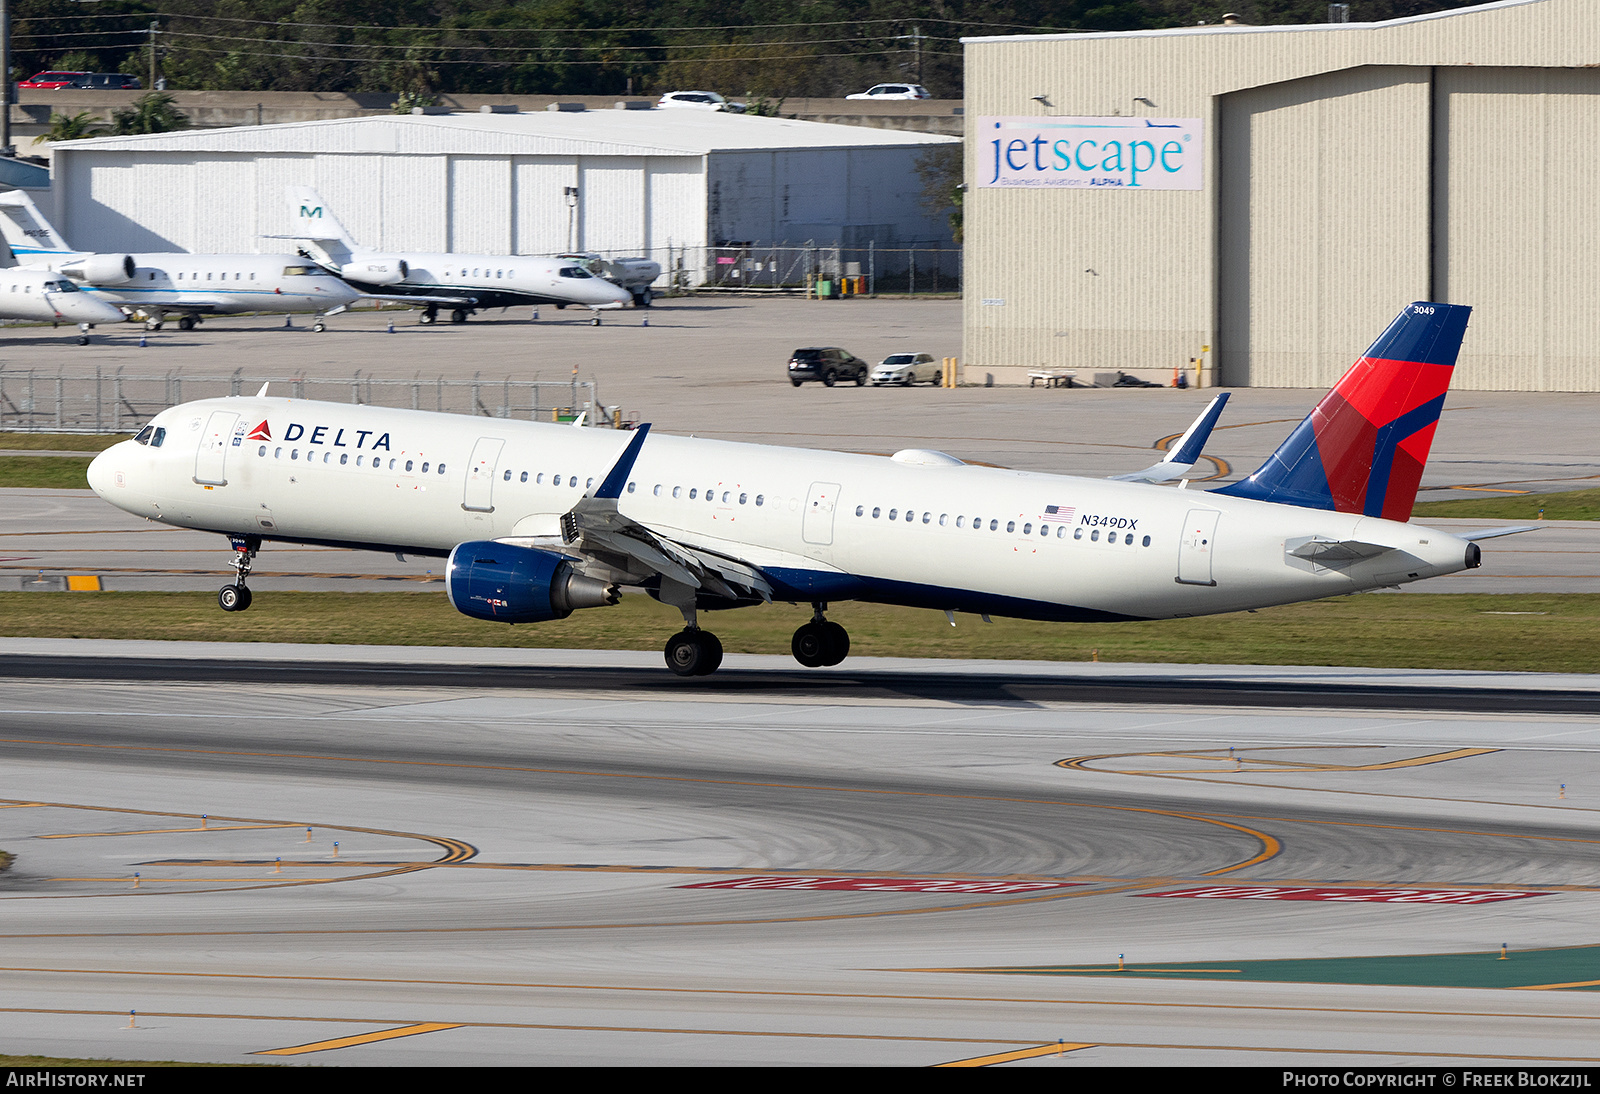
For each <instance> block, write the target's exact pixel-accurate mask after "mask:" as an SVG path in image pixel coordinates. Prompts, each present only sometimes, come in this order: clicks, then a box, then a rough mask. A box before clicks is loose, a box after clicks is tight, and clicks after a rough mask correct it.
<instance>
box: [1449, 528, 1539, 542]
mask: <svg viewBox="0 0 1600 1094" xmlns="http://www.w3.org/2000/svg"><path fill="white" fill-rule="evenodd" d="M1541 527H1542V525H1538V524H1519V525H1517V526H1516V527H1515V528H1483V529H1480V530H1479V531H1476V532H1452V533H1451V535H1453V536H1455V537H1456V538H1457V539H1464V540H1466V541H1467V542H1468V543H1476V542H1477V541H1478V540H1480V539H1498V538H1500V537H1501V536H1515V535H1519V534H1521V533H1523V532H1537V531H1538V530H1539V529H1540V528H1541Z"/></svg>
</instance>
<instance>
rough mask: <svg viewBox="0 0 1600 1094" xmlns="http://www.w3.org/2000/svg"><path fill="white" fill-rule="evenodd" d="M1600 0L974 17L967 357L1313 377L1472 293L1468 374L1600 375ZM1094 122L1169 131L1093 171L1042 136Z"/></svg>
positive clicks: (1509, 381) (1006, 370)
mask: <svg viewBox="0 0 1600 1094" xmlns="http://www.w3.org/2000/svg"><path fill="white" fill-rule="evenodd" d="M1594 9H1595V4H1594V0H1504V2H1500V3H1491V4H1484V5H1481V6H1477V7H1472V8H1462V9H1456V10H1455V11H1452V12H1448V13H1442V14H1437V15H1429V16H1421V17H1415V18H1408V19H1397V20H1393V21H1391V22H1386V23H1346V24H1325V25H1316V26H1273V27H1253V26H1210V27H1191V28H1184V29H1179V30H1164V31H1141V32H1134V33H1124V34H1075V35H1047V36H1030V37H1021V36H1014V37H996V38H969V39H966V40H965V45H966V73H967V87H966V93H967V98H966V117H967V139H968V142H969V144H968V148H969V152H968V156H967V183H968V186H969V192H968V198H967V201H966V251H967V254H966V276H967V281H966V286H965V288H966V295H965V304H964V327H965V334H964V351H963V356H964V358H965V361H966V365H967V369H968V375H969V376H970V375H972V374H973V372H974V371H975V370H983V371H987V372H989V373H992V374H995V376H996V379H997V380H1000V381H1001V382H1007V381H1014V380H1015V379H1016V377H1018V376H1020V377H1021V379H1022V382H1026V371H1027V370H1028V369H1041V368H1049V369H1077V370H1079V374H1080V376H1081V375H1082V374H1083V372H1084V371H1085V370H1112V369H1123V370H1127V371H1130V372H1133V371H1135V368H1136V367H1137V368H1142V369H1145V370H1146V371H1144V372H1143V373H1137V374H1142V375H1144V376H1145V377H1146V378H1149V379H1160V380H1163V381H1169V380H1170V378H1171V375H1172V369H1173V368H1174V367H1175V366H1178V365H1187V363H1188V362H1189V360H1190V359H1191V358H1195V357H1199V356H1200V355H1201V351H1202V348H1203V347H1210V349H1211V351H1212V352H1211V354H1209V355H1208V356H1207V357H1206V358H1204V359H1203V360H1204V363H1205V364H1206V365H1207V366H1210V367H1209V368H1208V369H1207V373H1208V374H1207V376H1206V377H1205V378H1206V381H1207V382H1208V383H1217V384H1222V385H1227V386H1257V387H1311V388H1326V387H1328V386H1330V385H1331V384H1332V383H1333V382H1334V381H1335V380H1337V379H1338V377H1339V376H1340V375H1341V374H1342V372H1343V371H1344V370H1345V369H1346V368H1348V367H1349V365H1350V363H1351V361H1352V360H1353V359H1354V358H1355V357H1356V356H1358V355H1359V354H1360V352H1361V351H1362V350H1363V349H1365V348H1366V347H1367V346H1368V345H1369V344H1370V343H1371V341H1372V338H1373V336H1374V335H1375V334H1376V332H1378V331H1381V330H1382V329H1383V328H1384V326H1385V325H1386V324H1387V323H1388V322H1389V321H1390V320H1391V319H1392V318H1393V317H1394V316H1395V315H1396V313H1397V312H1398V311H1399V309H1400V308H1401V307H1402V306H1404V305H1405V304H1406V303H1408V302H1410V301H1413V300H1438V301H1447V302H1450V303H1459V304H1470V305H1472V306H1473V307H1474V308H1475V309H1476V310H1475V311H1474V313H1473V317H1472V328H1471V331H1470V332H1469V334H1468V337H1467V343H1466V345H1465V346H1464V347H1463V350H1462V356H1461V361H1460V364H1459V365H1458V367H1457V370H1456V376H1455V382H1454V386H1455V387H1456V388H1458V389H1461V388H1466V389H1482V390H1518V391H1597V390H1600V339H1597V338H1596V331H1600V203H1597V190H1596V183H1595V180H1596V179H1597V178H1600V67H1597V66H1600V20H1597V19H1596V18H1595V10H1594ZM1095 118H1100V119H1106V118H1112V119H1115V121H1116V122H1117V123H1134V124H1137V125H1139V126H1144V125H1145V120H1146V119H1149V120H1150V121H1151V122H1152V123H1154V124H1155V125H1158V126H1159V125H1171V124H1173V123H1177V124H1178V125H1180V126H1181V127H1182V128H1181V130H1180V129H1164V128H1155V127H1147V128H1146V129H1145V130H1144V131H1143V132H1136V133H1135V134H1134V135H1133V136H1132V137H1127V136H1124V140H1125V141H1127V142H1128V143H1130V144H1131V143H1132V142H1133V141H1134V140H1138V139H1141V138H1144V139H1146V142H1147V144H1148V147H1147V148H1140V149H1139V150H1138V154H1139V160H1138V164H1137V166H1138V167H1146V168H1153V169H1151V170H1146V171H1145V172H1144V173H1142V174H1139V175H1137V176H1136V177H1134V178H1132V179H1130V178H1129V175H1130V173H1131V168H1132V167H1133V166H1135V165H1134V164H1132V163H1131V160H1130V162H1125V163H1122V164H1118V163H1116V162H1115V161H1113V162H1111V163H1110V167H1111V168H1112V170H1111V171H1109V172H1103V173H1102V177H1100V178H1099V179H1098V182H1099V183H1100V184H1098V185H1086V183H1089V182H1094V181H1097V180H1096V179H1095V178H1092V177H1088V176H1089V175H1090V174H1091V173H1090V172H1086V171H1084V170H1082V169H1080V168H1079V166H1078V164H1077V163H1072V164H1070V165H1068V166H1067V167H1063V161H1062V159H1061V158H1060V157H1059V156H1056V155H1054V153H1056V152H1059V151H1061V149H1062V147H1063V146H1061V145H1058V144H1057V143H1056V142H1057V141H1060V140H1065V141H1066V144H1065V146H1064V147H1065V149H1066V151H1067V154H1068V155H1069V156H1078V155H1079V154H1080V153H1081V150H1082V149H1081V145H1082V140H1083V139H1090V138H1091V137H1099V138H1100V140H1099V144H1103V145H1105V146H1106V147H1107V148H1109V146H1110V144H1111V143H1112V141H1111V140H1109V139H1107V137H1106V133H1108V132H1110V130H1109V129H1107V130H1103V131H1102V132H1101V133H1099V134H1093V133H1090V132H1089V131H1088V130H1073V129H1070V128H1066V127H1067V126H1070V125H1072V124H1074V123H1075V122H1083V121H1085V120H1086V119H1095ZM1180 132H1181V133H1182V134H1186V135H1190V136H1192V138H1193V139H1192V141H1189V142H1186V143H1179V141H1178V138H1177V136H1176V135H1177V134H1179V133H1180ZM1080 138H1081V139H1080ZM996 142H998V143H996ZM1036 142H1038V143H1036ZM1196 143H1198V144H1199V145H1200V146H1201V148H1200V155H1199V156H1192V155H1189V154H1188V153H1189V152H1190V151H1191V150H1192V146H1193V145H1194V144H1196ZM1097 151H1100V152H1105V151H1106V150H1105V149H1099V148H1091V149H1090V150H1089V153H1088V156H1087V158H1086V159H1085V162H1086V163H1087V164H1088V165H1089V166H1090V167H1095V166H1096V164H1095V155H1096V152H1097ZM1036 153H1037V159H1036V158H1035V156H1036ZM1107 158H1108V159H1109V158H1110V156H1109V153H1107ZM1163 159H1164V160H1165V162H1161V161H1162V160H1163ZM1105 163H1106V160H1104V159H1103V160H1101V165H1102V166H1103V165H1104V164H1105ZM1119 168H1121V169H1122V170H1121V175H1120V177H1115V178H1108V177H1106V176H1110V175H1114V174H1115V173H1116V171H1117V169H1119ZM1132 181H1137V182H1138V183H1139V185H1138V186H1134V185H1131V184H1130V183H1131V182H1132ZM1063 182H1069V183H1070V184H1069V185H1063V184H1062V183H1063ZM1118 183H1121V184H1120V185H1119V184H1118ZM1186 186H1187V187H1192V188H1181V187H1186ZM1162 187H1172V188H1162ZM1013 374H1015V375H1013Z"/></svg>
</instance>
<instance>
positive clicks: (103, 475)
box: [88, 441, 130, 501]
mask: <svg viewBox="0 0 1600 1094" xmlns="http://www.w3.org/2000/svg"><path fill="white" fill-rule="evenodd" d="M128 443H130V442H128V441H122V442H119V443H118V444H114V445H112V446H111V447H110V448H108V449H106V450H105V451H104V452H102V453H100V455H98V456H96V457H95V458H94V459H92V460H90V461H89V474H88V478H89V489H91V490H93V491H94V492H95V493H96V494H99V495H100V496H101V497H102V498H105V499H106V500H107V501H110V500H111V490H112V488H113V487H114V485H115V483H116V478H117V465H118V464H119V463H120V462H121V459H122V457H121V454H120V453H119V452H118V449H120V448H121V447H122V446H123V445H125V444H128Z"/></svg>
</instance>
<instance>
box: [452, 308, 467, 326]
mask: <svg viewBox="0 0 1600 1094" xmlns="http://www.w3.org/2000/svg"><path fill="white" fill-rule="evenodd" d="M466 321H467V309H466V308H456V309H455V310H454V311H452V312H451V313H450V322H452V323H465V322H466Z"/></svg>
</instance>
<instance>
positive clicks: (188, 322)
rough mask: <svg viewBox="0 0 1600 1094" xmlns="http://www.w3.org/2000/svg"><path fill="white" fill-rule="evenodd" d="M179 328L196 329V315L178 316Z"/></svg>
mask: <svg viewBox="0 0 1600 1094" xmlns="http://www.w3.org/2000/svg"><path fill="white" fill-rule="evenodd" d="M178 329H179V330H194V316H192V315H184V316H180V317H179V318H178Z"/></svg>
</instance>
